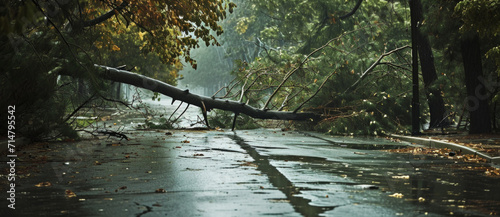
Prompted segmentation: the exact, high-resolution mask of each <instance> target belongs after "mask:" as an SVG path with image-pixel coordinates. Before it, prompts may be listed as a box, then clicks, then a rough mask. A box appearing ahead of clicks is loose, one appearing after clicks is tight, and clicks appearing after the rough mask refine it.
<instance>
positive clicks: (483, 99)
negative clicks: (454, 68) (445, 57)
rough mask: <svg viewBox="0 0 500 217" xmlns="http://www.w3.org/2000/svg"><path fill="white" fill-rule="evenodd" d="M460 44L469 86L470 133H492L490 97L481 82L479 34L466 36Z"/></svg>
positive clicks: (466, 83)
mask: <svg viewBox="0 0 500 217" xmlns="http://www.w3.org/2000/svg"><path fill="white" fill-rule="evenodd" d="M460 43H461V48H462V59H463V64H464V72H465V85H466V86H467V98H466V103H467V105H466V108H467V110H468V111H469V114H470V127H469V133H472V134H475V133H489V132H491V120H490V111H489V109H490V108H489V106H488V100H489V96H490V95H489V94H488V90H487V88H486V87H485V86H484V85H483V84H482V81H481V79H482V78H483V79H484V76H483V64H482V61H481V56H482V53H481V50H480V42H479V36H478V35H477V34H472V36H465V37H464V39H462V41H461V42H460Z"/></svg>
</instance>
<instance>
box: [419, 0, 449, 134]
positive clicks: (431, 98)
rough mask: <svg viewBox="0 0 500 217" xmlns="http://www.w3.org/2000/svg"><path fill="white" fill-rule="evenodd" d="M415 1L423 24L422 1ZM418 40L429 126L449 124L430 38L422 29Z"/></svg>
mask: <svg viewBox="0 0 500 217" xmlns="http://www.w3.org/2000/svg"><path fill="white" fill-rule="evenodd" d="M413 1H415V2H414V4H415V8H413V9H414V10H415V16H416V17H415V19H416V20H417V22H418V23H419V24H421V23H423V21H424V16H423V8H422V3H421V1H420V0H413ZM416 40H417V43H418V56H419V59H420V67H421V70H422V78H423V80H424V87H425V95H426V97H427V103H428V105H429V112H430V121H429V124H430V125H429V127H430V128H434V127H439V126H444V125H446V124H448V122H447V121H445V117H446V114H445V112H446V110H445V108H444V100H443V97H442V96H441V88H440V87H439V85H436V84H435V82H436V80H437V79H438V77H437V73H436V67H435V64H434V55H433V54H432V48H431V45H430V42H429V38H428V37H427V36H426V35H425V34H424V33H423V32H422V31H421V30H419V31H418V32H417V34H416Z"/></svg>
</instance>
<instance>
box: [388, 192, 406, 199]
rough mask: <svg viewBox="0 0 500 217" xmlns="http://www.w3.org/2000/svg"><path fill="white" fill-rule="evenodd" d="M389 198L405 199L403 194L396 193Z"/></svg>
mask: <svg viewBox="0 0 500 217" xmlns="http://www.w3.org/2000/svg"><path fill="white" fill-rule="evenodd" d="M389 197H395V198H403V197H404V195H403V194H401V193H394V194H391V195H389Z"/></svg>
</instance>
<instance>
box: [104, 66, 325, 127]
mask: <svg viewBox="0 0 500 217" xmlns="http://www.w3.org/2000/svg"><path fill="white" fill-rule="evenodd" d="M96 67H98V68H101V69H105V71H104V72H103V73H101V77H102V78H104V79H107V80H111V81H116V82H121V83H126V84H130V85H134V86H136V87H140V88H144V89H148V90H151V91H154V92H158V93H161V94H164V95H166V96H170V97H172V98H173V99H175V100H180V101H183V102H186V103H188V104H192V105H195V106H197V107H200V108H204V110H206V111H210V110H212V109H221V110H225V111H232V112H235V113H242V114H246V115H248V116H250V117H253V118H259V119H276V120H311V119H313V120H317V119H319V118H320V115H318V114H315V113H293V112H281V111H264V110H260V109H256V108H254V107H252V106H249V105H247V104H245V103H240V102H236V101H232V100H219V99H212V98H210V97H205V96H200V95H196V94H192V93H189V90H181V89H179V88H177V87H174V86H172V85H170V84H167V83H164V82H161V81H158V80H155V79H153V78H149V77H146V76H144V75H139V74H136V73H132V72H129V71H126V70H119V69H116V68H112V67H107V66H100V65H96Z"/></svg>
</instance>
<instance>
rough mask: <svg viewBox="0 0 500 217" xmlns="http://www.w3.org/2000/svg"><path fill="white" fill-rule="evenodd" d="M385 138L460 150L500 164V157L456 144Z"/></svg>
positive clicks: (399, 137)
mask: <svg viewBox="0 0 500 217" xmlns="http://www.w3.org/2000/svg"><path fill="white" fill-rule="evenodd" d="M387 136H389V137H392V138H394V139H399V140H402V141H406V142H411V143H416V144H420V145H424V146H427V147H430V148H449V149H452V150H462V153H464V154H474V155H478V156H480V157H482V158H484V159H486V160H488V162H489V163H491V164H496V165H498V164H500V157H492V156H490V155H489V154H487V153H485V152H481V151H479V150H476V149H473V148H471V147H467V146H463V145H459V144H456V143H451V142H445V141H440V140H436V139H426V138H420V137H414V136H403V135H397V134H388V135H387Z"/></svg>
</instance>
